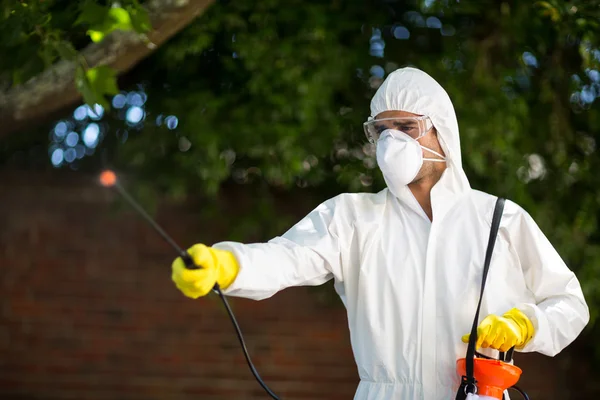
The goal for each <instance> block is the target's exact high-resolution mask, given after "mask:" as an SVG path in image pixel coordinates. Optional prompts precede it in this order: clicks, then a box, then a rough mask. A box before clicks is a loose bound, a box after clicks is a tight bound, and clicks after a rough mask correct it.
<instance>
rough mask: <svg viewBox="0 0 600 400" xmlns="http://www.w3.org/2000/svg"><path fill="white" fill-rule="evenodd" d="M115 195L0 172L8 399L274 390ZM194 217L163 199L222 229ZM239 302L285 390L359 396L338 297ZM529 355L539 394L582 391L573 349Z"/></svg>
mask: <svg viewBox="0 0 600 400" xmlns="http://www.w3.org/2000/svg"><path fill="white" fill-rule="evenodd" d="M111 199H112V196H111V195H110V193H109V192H108V191H106V190H104V189H101V188H98V187H97V186H96V185H95V183H94V182H93V181H92V179H88V178H86V177H84V176H82V175H81V174H79V175H77V174H70V173H65V172H60V173H56V172H54V173H42V172H14V171H12V172H7V171H5V172H0V226H1V227H2V229H1V230H0V293H1V295H0V307H1V309H0V399H7V400H50V399H52V400H59V399H60V400H67V399H77V400H84V399H89V400H108V399H111V400H113V399H114V400H129V399H140V400H141V399H144V400H154V399H156V400H159V399H160V400H167V399H168V400H171V399H173V400H180V399H181V400H188V399H203V400H212V399H233V398H235V399H266V398H267V397H266V395H265V394H264V392H263V391H262V389H261V388H260V386H259V385H258V384H257V383H256V382H255V381H254V379H253V377H252V375H251V373H250V371H249V369H248V367H247V365H246V364H245V360H244V358H243V354H242V352H241V349H240V348H239V344H238V342H237V338H236V337H235V334H234V331H233V328H232V326H231V323H230V321H229V319H228V317H227V315H226V313H225V311H224V309H223V307H222V304H221V303H220V302H219V300H218V298H217V297H216V296H210V297H208V298H203V299H200V300H197V301H193V300H189V299H186V298H184V297H183V296H182V295H181V294H180V293H179V292H178V291H177V290H176V289H175V288H174V286H173V284H172V283H171V281H170V263H171V261H172V259H173V251H172V250H171V249H170V248H169V247H167V245H166V244H165V243H164V242H163V241H162V240H161V239H160V238H158V237H157V236H156V235H155V234H154V232H153V231H151V230H150V229H149V228H148V227H147V226H146V225H145V224H144V223H142V222H141V221H140V220H139V218H138V217H137V216H136V215H134V214H132V213H129V212H127V213H125V214H122V213H121V214H115V213H114V212H113V211H112V210H111ZM238 200H239V198H238ZM285 203H286V206H288V207H289V202H285ZM312 206H314V204H311V205H310V206H307V205H303V206H299V210H298V215H302V214H304V213H305V212H306V211H308V210H309V209H310V208H311V207H312ZM231 207H232V208H235V205H233V204H232V205H231ZM196 214H197V213H195V212H194V211H193V210H190V209H186V208H185V207H163V208H161V212H160V213H159V216H158V220H159V222H160V223H161V224H163V225H165V227H166V228H167V230H168V231H169V232H171V233H172V234H173V236H174V237H176V238H178V239H181V242H182V244H183V245H187V244H190V243H194V242H195V241H198V240H199V234H198V233H199V232H203V233H202V237H201V240H204V241H207V242H210V241H213V240H220V239H223V238H222V237H218V236H219V230H218V229H217V228H218V227H216V226H214V221H212V222H210V221H204V223H203V222H202V221H200V220H199V219H198V218H197V217H196ZM209 224H213V225H209ZM207 226H210V229H207ZM207 232H211V233H212V235H213V236H215V237H210V234H209V236H207ZM230 303H231V304H232V307H233V309H234V311H235V313H236V316H237V318H238V322H239V323H240V325H241V327H242V330H243V332H244V335H245V338H246V342H247V345H248V349H249V351H250V354H251V356H252V357H253V360H254V361H255V364H256V366H257V368H258V371H259V372H260V373H261V375H262V377H263V378H264V380H265V381H266V382H267V384H268V385H269V386H270V387H271V388H272V389H273V390H274V391H275V392H276V393H277V394H280V395H281V397H282V398H283V399H286V400H287V399H289V400H294V399H296V400H300V399H306V400H308V399H332V400H335V399H340V400H341V399H352V397H353V394H354V390H355V388H356V385H357V382H358V379H357V373H356V367H355V365H354V361H353V357H352V353H351V349H350V344H349V338H348V332H347V321H346V317H345V313H344V310H343V308H342V307H341V306H340V305H334V306H331V305H328V303H324V302H322V301H320V300H319V297H318V296H314V290H311V289H308V288H295V289H288V290H285V291H283V292H281V293H279V294H277V295H276V296H275V297H273V298H272V299H268V300H264V301H261V302H255V301H250V300H244V299H231V300H230ZM519 357H520V359H519V365H520V366H521V367H523V369H524V370H525V371H526V374H525V376H524V377H523V380H522V386H524V387H525V388H526V389H527V390H528V391H529V392H530V394H531V395H533V396H534V397H533V398H544V399H559V398H560V399H566V398H578V397H577V396H575V397H568V396H567V394H566V393H565V390H566V389H565V387H566V386H565V374H564V369H565V368H566V365H567V364H566V363H567V361H568V359H569V354H568V353H567V354H565V355H561V356H559V357H557V359H556V360H553V361H552V362H551V363H550V362H547V361H548V359H547V358H545V357H542V356H536V355H525V356H524V355H520V356H519Z"/></svg>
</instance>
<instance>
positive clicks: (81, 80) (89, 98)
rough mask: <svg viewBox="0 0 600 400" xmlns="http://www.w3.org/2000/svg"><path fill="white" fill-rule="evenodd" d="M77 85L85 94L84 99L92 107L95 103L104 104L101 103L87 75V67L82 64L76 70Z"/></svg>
mask: <svg viewBox="0 0 600 400" xmlns="http://www.w3.org/2000/svg"><path fill="white" fill-rule="evenodd" d="M75 86H76V87H77V90H78V91H79V93H81V95H82V96H83V101H84V102H85V103H86V104H87V105H89V106H90V107H92V106H93V105H94V104H96V103H98V104H102V103H99V101H98V99H97V96H96V94H95V93H94V90H93V89H92V85H91V84H90V81H89V79H88V77H87V74H86V72H85V69H84V68H83V67H82V66H81V65H80V66H78V67H77V70H76V71H75Z"/></svg>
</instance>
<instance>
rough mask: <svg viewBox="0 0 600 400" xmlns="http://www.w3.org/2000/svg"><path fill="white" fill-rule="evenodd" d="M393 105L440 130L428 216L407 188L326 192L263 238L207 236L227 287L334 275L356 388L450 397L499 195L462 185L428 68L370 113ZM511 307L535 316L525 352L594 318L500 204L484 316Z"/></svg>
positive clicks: (385, 91)
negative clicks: (277, 233)
mask: <svg viewBox="0 0 600 400" xmlns="http://www.w3.org/2000/svg"><path fill="white" fill-rule="evenodd" d="M388 110H403V111H408V112H411V113H415V114H420V115H427V116H429V117H430V118H431V121H432V122H433V125H434V127H435V128H436V129H437V131H438V137H439V139H440V142H441V145H442V148H443V150H444V152H445V154H446V156H447V160H448V162H447V169H446V170H445V172H444V174H443V176H442V177H441V179H440V181H439V182H438V183H437V184H436V185H435V186H434V187H433V190H432V192H431V202H432V209H433V222H431V221H430V220H429V218H428V217H427V215H426V214H425V212H424V211H423V210H422V208H421V207H420V205H419V204H418V202H417V201H416V199H415V198H414V197H413V195H412V193H411V191H410V190H409V189H408V187H406V186H405V187H403V188H402V189H401V190H400V193H391V192H390V190H389V189H388V188H386V189H384V190H382V191H380V192H379V193H375V194H371V193H356V194H341V195H339V196H336V197H334V198H332V199H330V200H328V201H325V202H324V203H323V204H321V205H319V206H318V207H317V208H316V209H315V210H313V211H312V212H310V213H309V214H308V215H307V216H306V217H305V218H303V219H302V220H301V221H300V222H298V223H297V224H296V225H295V226H293V227H292V228H291V229H290V230H289V231H287V232H286V233H285V234H284V235H283V236H281V237H276V238H274V239H272V240H270V241H269V242H268V243H257V244H242V243H237V242H221V243H218V244H216V245H214V247H216V248H221V249H226V250H230V251H232V252H233V253H234V254H235V256H236V258H237V259H238V261H239V264H240V272H239V275H238V276H237V278H236V279H235V281H234V282H233V284H232V285H231V286H230V287H228V288H227V290H226V291H225V293H226V294H227V295H229V296H238V297H245V298H249V299H256V300H260V299H265V298H268V297H270V296H272V295H274V294H275V293H277V292H278V291H280V290H282V289H285V288H287V287H292V286H301V285H320V284H322V283H324V282H326V281H328V280H330V279H332V278H333V279H334V283H335V289H336V291H337V293H338V294H339V296H340V298H341V299H342V301H343V303H344V305H345V306H346V309H347V315H348V324H349V328H350V337H351V343H352V349H353V352H354V356H355V360H356V363H357V366H358V374H359V376H360V383H359V386H358V389H357V391H356V395H355V397H354V398H355V399H360V400H392V399H393V400H398V399H402V400H411V399H415V400H416V399H424V400H451V399H454V396H455V394H456V390H457V387H458V384H459V377H458V375H457V372H456V360H457V359H458V358H462V357H464V356H465V352H466V344H464V343H462V341H461V337H462V336H463V335H464V334H466V333H468V332H470V330H471V325H472V323H473V318H474V315H475V310H476V306H477V301H478V298H479V291H480V287H481V278H482V268H483V260H484V255H485V250H486V246H487V242H488V237H489V231H490V225H491V220H492V213H493V209H494V205H495V201H496V197H494V196H492V195H489V194H486V193H482V192H480V191H476V190H473V189H471V188H470V186H469V182H468V180H467V177H466V176H465V173H464V171H463V169H462V165H461V153H460V141H459V133H458V123H457V120H456V115H455V112H454V107H453V105H452V103H451V101H450V98H449V97H448V95H447V93H446V91H445V90H444V89H443V88H442V87H441V86H440V85H439V84H438V83H437V82H436V81H435V80H434V79H433V78H432V77H430V76H429V75H427V74H426V73H424V72H422V71H420V70H418V69H414V68H403V69H399V70H397V71H395V72H393V73H392V74H390V75H389V76H388V78H387V79H386V80H385V81H384V83H383V84H382V86H381V87H380V88H379V89H378V91H377V93H376V94H375V96H374V98H373V100H372V102H371V115H372V116H373V117H375V116H376V115H377V114H379V113H381V112H383V111H388ZM513 307H517V308H519V309H520V310H521V311H523V312H524V313H525V314H526V315H527V316H528V317H529V318H530V319H531V321H532V322H533V325H534V327H535V332H536V333H535V336H534V337H533V339H532V340H531V341H530V342H529V343H528V344H527V346H526V347H525V348H524V349H523V350H522V351H524V352H533V351H536V352H540V353H542V354H545V355H548V356H554V355H555V354H557V353H558V352H560V351H561V350H562V349H563V348H565V347H566V346H567V345H569V344H570V343H571V342H572V341H573V340H574V339H575V338H576V337H577V336H578V335H579V333H580V332H581V331H582V329H583V328H584V327H585V325H586V324H587V322H588V319H589V313H588V307H587V305H586V302H585V300H584V297H583V294H582V291H581V288H580V284H579V282H578V280H577V278H576V277H575V275H574V274H573V273H572V272H571V271H570V270H569V269H568V267H567V266H566V265H565V263H564V262H563V260H562V259H561V257H560V256H559V254H558V253H557V251H556V250H555V249H554V248H553V246H552V244H550V242H549V241H548V240H547V239H546V237H545V236H544V234H543V233H542V232H541V231H540V229H539V228H538V226H537V225H536V223H535V222H534V220H533V219H532V218H531V217H530V216H529V214H528V213H527V212H526V211H524V210H523V209H522V208H521V207H520V206H518V205H517V204H515V203H514V202H510V201H507V202H506V206H505V210H504V214H503V219H502V223H501V227H500V231H499V236H498V238H497V242H496V247H495V249H494V254H493V259H492V263H491V266H490V272H489V275H488V280H487V285H486V289H485V294H484V299H483V303H482V309H481V317H480V318H481V319H483V318H485V316H487V315H488V314H498V315H502V314H503V313H505V312H506V311H508V310H509V309H511V308H513ZM481 352H482V353H485V354H489V355H492V356H494V357H497V356H498V353H497V352H496V351H495V350H491V349H489V350H482V351H481Z"/></svg>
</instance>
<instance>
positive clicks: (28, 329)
mask: <svg viewBox="0 0 600 400" xmlns="http://www.w3.org/2000/svg"><path fill="white" fill-rule="evenodd" d="M0 38H1V39H2V40H0V227H1V229H0V398H1V399H7V400H50V399H52V400H67V399H91V400H101V399H102V400H104V399H116V400H129V399H165V400H166V399H177V400H179V399H181V400H187V399H206V400H212V399H229V398H236V399H264V398H267V397H266V395H265V394H264V392H263V391H262V389H261V388H260V386H259V385H258V384H257V383H256V382H255V381H254V379H253V377H252V375H251V373H250V371H249V370H248V367H247V365H246V364H245V360H244V358H243V353H242V351H241V349H240V347H239V344H238V342H237V338H236V336H235V334H234V330H233V328H232V326H231V323H230V321H229V319H228V317H227V314H226V312H225V310H224V308H223V306H222V304H221V303H220V300H219V299H218V298H217V297H216V296H212V295H211V296H208V297H207V298H202V299H199V300H197V301H192V300H190V299H187V298H184V297H183V296H182V295H181V294H180V293H179V292H178V291H177V289H176V288H175V287H174V285H173V284H172V282H171V277H170V264H171V262H172V260H173V258H174V257H175V256H176V255H175V253H174V252H173V250H172V249H171V248H170V247H168V245H166V244H165V243H164V242H163V241H162V240H161V239H160V238H159V237H158V236H157V235H156V234H155V233H154V232H153V231H152V230H151V229H150V227H149V226H148V225H146V224H145V223H144V222H143V221H142V220H141V219H140V218H139V217H138V216H137V215H135V214H134V213H133V212H132V210H131V209H130V208H129V207H128V206H127V204H124V203H123V202H122V200H121V198H119V197H118V196H117V195H116V194H115V192H113V191H111V190H108V189H105V188H103V187H101V186H100V185H99V184H98V174H99V173H100V172H101V171H102V170H103V169H105V168H112V169H114V170H115V171H116V172H117V174H118V175H119V179H120V180H121V183H122V184H123V186H124V187H126V188H127V190H129V191H130V192H131V193H132V195H133V196H134V197H135V198H136V199H138V200H139V201H140V202H142V204H143V206H144V207H145V208H147V209H148V210H149V212H150V213H151V214H152V215H153V216H154V217H156V218H157V220H158V221H159V223H161V224H162V225H164V226H165V228H166V230H167V231H168V232H169V233H170V234H171V235H172V236H173V237H174V238H175V239H176V240H177V241H178V242H179V243H180V244H181V245H182V246H183V247H188V246H190V245H192V244H194V243H198V242H203V243H208V244H210V243H214V242H216V241H221V240H238V241H244V242H255V241H266V240H268V239H270V238H272V237H274V236H276V235H280V234H282V233H283V232H284V231H285V230H287V229H288V228H289V227H291V226H292V224H293V223H294V222H296V221H297V220H298V219H299V218H301V217H302V216H304V215H305V214H306V213H308V212H309V211H310V210H312V209H313V208H314V207H316V206H317V205H318V204H319V203H320V202H321V201H323V200H325V199H327V198H329V197H332V196H334V195H336V194H338V193H341V192H348V191H350V192H356V191H365V192H372V191H378V190H381V189H382V188H383V187H384V182H383V179H382V177H381V174H380V172H379V170H378V169H377V166H376V162H375V158H374V148H373V147H372V146H371V145H369V144H368V143H367V141H366V138H365V137H364V134H363V130H362V122H364V121H365V120H366V119H367V117H368V116H369V101H370V98H371V96H372V95H373V94H374V92H375V90H376V89H377V88H378V86H379V85H380V84H381V83H382V81H383V79H385V77H386V76H387V74H389V73H390V72H391V71H393V70H394V69H396V68H398V67H403V66H416V67H418V68H421V69H423V70H425V71H426V72H428V73H429V74H431V75H432V76H433V77H434V78H435V79H436V80H438V81H439V82H440V83H441V84H442V86H444V87H445V88H446V90H447V91H448V92H449V94H450V97H451V98H452V100H453V102H454V106H455V108H456V112H457V114H458V118H459V125H460V129H461V141H462V150H463V164H464V167H465V169H466V171H467V175H468V176H469V178H470V181H471V185H472V186H473V187H474V188H475V189H480V190H484V191H487V192H490V193H493V194H495V195H500V196H505V197H508V198H510V199H511V200H514V201H516V202H517V203H519V204H520V205H522V206H523V207H524V208H525V209H526V210H527V211H528V212H529V213H531V214H532V216H533V217H534V218H535V220H536V221H537V222H538V224H539V225H540V227H541V228H542V229H543V231H544V232H545V233H546V235H547V236H548V237H549V239H550V240H551V242H552V243H553V244H554V245H555V246H556V248H557V249H558V250H559V252H560V254H561V255H562V256H563V257H564V259H565V260H566V261H567V263H568V265H569V266H570V267H571V268H572V269H573V270H574V271H575V272H576V274H577V276H578V277H579V279H580V280H581V283H582V285H583V288H584V291H585V295H586V298H587V301H588V303H589V306H590V309H591V314H592V320H591V322H590V324H589V326H588V327H587V328H586V330H585V332H584V333H583V334H582V335H581V336H580V337H579V338H578V339H577V340H576V341H575V342H574V343H573V344H572V345H571V346H570V347H569V348H568V349H567V350H565V351H563V352H562V353H561V354H559V355H558V356H557V357H555V358H548V357H545V356H542V355H537V354H518V355H517V358H516V364H517V365H519V366H520V367H522V369H523V371H524V373H523V376H522V379H521V386H522V387H523V388H524V389H526V390H527V391H528V392H529V394H530V396H531V398H532V399H536V398H537V399H541V398H544V399H583V398H586V399H589V398H596V396H599V395H600V380H598V379H596V377H598V376H599V375H598V373H599V370H598V367H597V364H598V360H600V344H599V341H598V340H597V338H598V337H599V336H598V335H599V333H600V332H599V330H598V327H597V323H596V321H597V319H598V311H599V306H600V247H599V244H600V235H599V233H598V229H597V228H598V227H597V225H598V217H599V213H600V189H599V188H600V174H599V173H598V171H599V170H600V158H599V157H598V153H597V148H596V147H597V145H596V144H597V141H598V139H599V138H600V132H599V130H600V106H599V104H600V102H599V101H598V100H597V98H598V97H600V1H598V0H585V1H583V0H582V1H577V0H574V1H564V0H550V1H537V2H524V1H516V0H515V1H499V0H498V1H489V0H485V1H484V0H482V1H465V0H462V1H456V0H455V1H451V0H444V1H442V0H419V1H417V0H413V1H395V0H364V1H358V0H354V1H351V0H329V1H324V0H319V1H317V0H314V1H313V0H303V1H299V0H285V1H284V0H260V1H255V0H237V1H227V0H220V1H211V0H181V1H174V0H147V1H142V0H121V1H112V0H106V1H104V0H86V1H67V0H44V1H42V0H39V1H27V0H2V1H1V2H0ZM231 304H232V307H233V309H234V312H235V313H236V316H237V318H238V321H239V323H240V325H241V328H242V331H243V332H244V334H245V337H246V341H247V345H248V349H249V351H250V354H251V355H252V357H253V360H254V361H255V363H256V366H257V368H258V371H259V372H260V373H261V375H262V376H263V378H264V379H265V381H266V382H267V384H268V385H269V386H270V387H271V388H272V389H273V390H274V391H275V392H276V393H277V394H279V395H280V396H281V397H282V398H283V399H296V400H300V399H351V398H352V397H353V394H354V390H355V388H356V385H357V383H358V376H357V371H356V366H355V364H354V360H353V357H352V352H351V348H350V344H349V337H348V329H347V320H346V316H345V310H344V308H343V305H342V304H341V302H340V301H339V299H338V298H337V297H336V295H335V294H334V292H333V289H332V285H331V282H330V283H328V284H326V285H323V286H321V287H317V288H294V289H288V290H284V291H283V292H281V293H279V294H277V295H276V296H275V297H273V298H271V299H268V300H264V301H261V302H255V301H250V300H243V299H232V300H231Z"/></svg>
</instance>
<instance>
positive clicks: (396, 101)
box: [371, 67, 470, 201]
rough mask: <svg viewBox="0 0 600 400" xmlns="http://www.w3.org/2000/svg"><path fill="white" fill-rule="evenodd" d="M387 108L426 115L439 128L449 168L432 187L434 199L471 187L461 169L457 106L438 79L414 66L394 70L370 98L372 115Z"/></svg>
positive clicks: (439, 136)
mask: <svg viewBox="0 0 600 400" xmlns="http://www.w3.org/2000/svg"><path fill="white" fill-rule="evenodd" d="M384 111H407V112H410V113H413V114H418V115H426V116H428V117H429V118H430V119H431V122H432V123H433V126H434V127H435V128H436V130H437V132H438V138H439V141H440V144H441V146H442V149H443V150H444V153H445V154H446V159H447V169H446V171H445V172H444V174H443V175H442V178H441V179H440V181H439V182H438V183H437V184H436V185H435V187H434V189H433V190H432V201H433V198H434V196H436V195H441V194H443V193H445V194H453V195H459V194H462V193H464V192H465V191H468V190H469V189H470V186H469V181H468V179H467V177H466V175H465V173H464V171H463V169H462V162H461V152H460V136H459V132H458V121H457V119H456V113H455V111H454V106H453V105H452V101H451V100H450V97H449V96H448V93H446V91H445V90H444V88H443V87H442V86H441V85H440V84H439V83H438V82H436V80H435V79H433V78H432V77H431V76H429V75H428V74H427V73H425V72H423V71H421V70H419V69H416V68H411V67H407V68H400V69H398V70H396V71H394V72H392V73H391V74H389V75H388V77H387V78H386V79H385V81H384V82H383V84H382V85H381V86H380V87H379V89H378V90H377V92H376V93H375V96H373V99H372V100H371V118H375V117H376V116H377V115H378V114H380V113H382V112H384ZM406 189H407V190H408V188H406ZM393 194H394V195H395V196H396V197H398V198H400V199H402V197H405V196H406V193H393Z"/></svg>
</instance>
